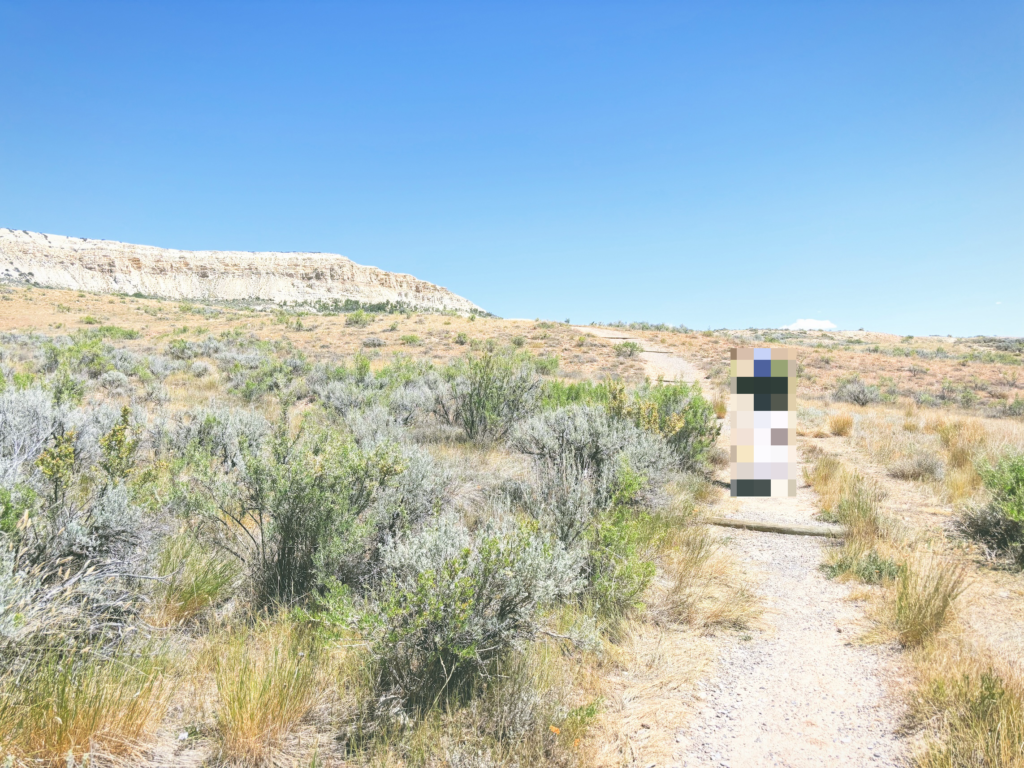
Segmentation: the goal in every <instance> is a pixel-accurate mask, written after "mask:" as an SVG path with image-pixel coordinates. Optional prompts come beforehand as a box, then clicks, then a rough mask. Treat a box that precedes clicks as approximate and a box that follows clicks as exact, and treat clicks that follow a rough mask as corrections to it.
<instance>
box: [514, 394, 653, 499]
mask: <svg viewBox="0 0 1024 768" xmlns="http://www.w3.org/2000/svg"><path fill="white" fill-rule="evenodd" d="M509 444H510V446H511V447H512V448H513V449H514V450H517V451H519V452H520V453H525V454H527V455H530V456H533V457H535V458H536V459H537V460H538V461H539V462H541V464H540V467H541V470H540V471H542V473H543V472H547V473H551V474H549V478H550V479H552V480H557V481H559V482H562V483H563V484H564V487H566V488H567V489H568V490H569V491H571V492H572V493H580V492H582V489H583V488H585V487H587V486H589V487H590V488H591V489H592V492H593V495H594V503H595V504H596V506H597V507H599V508H605V507H607V506H608V505H609V504H610V503H611V501H612V498H613V496H614V494H615V492H616V488H617V487H618V482H619V478H620V476H621V473H622V472H623V471H629V472H632V473H636V474H638V475H641V476H643V477H644V478H645V479H646V481H647V482H648V483H653V484H658V483H660V482H661V481H663V480H664V479H665V478H666V473H667V472H668V470H669V469H670V468H671V467H672V464H673V455H672V453H671V450H670V449H669V447H668V445H667V444H666V442H665V440H664V438H662V437H661V436H660V435H656V434H652V433H651V432H648V431H646V430H643V429H640V428H639V427H637V426H636V425H635V424H632V423H631V422H628V421H625V420H622V419H616V418H614V417H613V416H611V414H609V413H608V411H607V410H605V409H604V408H600V407H596V406H581V405H576V406H569V407H567V408H559V409H557V410H554V411H546V412H543V413H540V414H538V415H537V416H535V417H533V418H532V419H529V420H527V421H525V422H523V423H522V424H520V425H519V426H518V427H517V428H516V430H515V432H514V433H513V434H512V435H511V437H510V439H509ZM540 487H548V488H549V489H550V490H551V491H552V492H551V493H546V494H545V495H544V499H543V500H542V502H541V503H548V502H554V501H555V500H556V499H557V498H558V495H557V494H556V493H554V488H553V487H552V486H546V485H544V484H543V483H542V484H541V486H540Z"/></svg>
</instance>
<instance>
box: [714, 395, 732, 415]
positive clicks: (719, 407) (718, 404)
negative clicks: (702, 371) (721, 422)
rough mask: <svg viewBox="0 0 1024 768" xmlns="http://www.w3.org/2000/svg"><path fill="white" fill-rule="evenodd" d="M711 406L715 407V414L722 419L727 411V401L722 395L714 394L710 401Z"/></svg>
mask: <svg viewBox="0 0 1024 768" xmlns="http://www.w3.org/2000/svg"><path fill="white" fill-rule="evenodd" d="M711 407H712V408H714V409H715V416H717V417H718V418H719V419H724V418H725V416H726V414H727V413H728V412H729V402H728V400H727V399H726V398H725V396H724V395H721V394H719V395H715V398H714V400H712V401H711Z"/></svg>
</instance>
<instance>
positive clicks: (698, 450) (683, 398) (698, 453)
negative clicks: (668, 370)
mask: <svg viewBox="0 0 1024 768" xmlns="http://www.w3.org/2000/svg"><path fill="white" fill-rule="evenodd" d="M608 388H609V393H608V410H609V412H610V413H611V414H612V415H613V416H615V417H616V418H620V419H626V420H629V421H632V422H633V423H634V424H636V425H637V426H638V427H640V428H641V429H645V430H647V431H649V432H654V433H656V434H660V435H662V436H663V437H664V438H665V440H666V442H667V443H668V444H669V446H670V447H671V448H672V450H673V451H674V452H675V454H676V456H677V458H678V461H679V464H680V466H681V468H682V469H684V470H688V471H695V470H702V469H706V467H707V465H708V463H709V461H710V455H711V451H712V449H713V448H714V446H715V444H716V442H717V440H718V435H719V434H720V433H721V430H722V427H721V425H720V424H719V423H718V419H717V417H716V416H715V409H714V406H713V405H712V404H711V403H710V402H709V401H708V400H706V399H705V398H704V395H703V393H702V392H701V389H700V385H699V384H696V383H694V384H693V385H688V384H686V383H683V382H680V383H678V384H665V383H663V382H658V383H657V384H654V385H651V384H650V383H649V382H648V383H647V384H644V385H643V386H642V387H639V388H638V389H637V390H636V391H634V392H633V393H632V395H627V393H626V390H625V387H624V386H623V385H622V383H621V382H616V381H612V382H608Z"/></svg>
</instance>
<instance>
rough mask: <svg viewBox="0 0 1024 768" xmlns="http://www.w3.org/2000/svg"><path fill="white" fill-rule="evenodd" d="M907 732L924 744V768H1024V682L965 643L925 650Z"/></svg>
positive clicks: (920, 757)
mask: <svg viewBox="0 0 1024 768" xmlns="http://www.w3.org/2000/svg"><path fill="white" fill-rule="evenodd" d="M914 662H915V663H914V666H915V667H916V669H917V680H916V686H915V689H916V690H915V691H914V695H912V696H911V697H910V698H909V704H910V707H909V711H908V713H907V726H908V730H915V731H917V730H919V731H921V732H922V736H923V738H922V739H921V741H920V746H919V748H918V750H917V754H916V755H915V756H914V758H915V759H914V764H915V765H917V766H920V768H967V767H968V766H987V767H989V768H1021V767H1022V766H1024V680H1022V679H1021V677H1020V674H1019V673H1017V672H1014V671H1012V670H1009V669H1007V668H1005V667H1001V666H998V665H997V664H996V663H994V662H993V661H992V660H990V659H988V658H986V657H985V656H983V655H981V654H979V653H978V652H977V651H975V650H974V649H972V648H970V647H969V646H967V645H965V644H964V643H963V642H959V641H950V642H945V643H939V644H933V645H929V646H926V647H925V648H922V649H921V650H920V651H918V652H917V654H915V656H914Z"/></svg>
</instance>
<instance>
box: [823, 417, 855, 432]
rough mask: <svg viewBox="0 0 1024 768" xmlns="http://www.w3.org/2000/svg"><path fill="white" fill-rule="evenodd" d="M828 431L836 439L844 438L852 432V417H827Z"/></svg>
mask: <svg viewBox="0 0 1024 768" xmlns="http://www.w3.org/2000/svg"><path fill="white" fill-rule="evenodd" d="M828 431H829V432H831V433H832V434H833V435H835V436H836V437H846V436H848V435H849V434H850V433H851V432H852V431H853V415H852V414H849V413H834V414H832V415H831V416H829V417H828Z"/></svg>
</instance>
